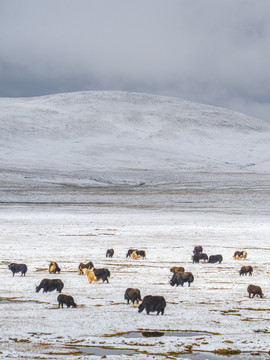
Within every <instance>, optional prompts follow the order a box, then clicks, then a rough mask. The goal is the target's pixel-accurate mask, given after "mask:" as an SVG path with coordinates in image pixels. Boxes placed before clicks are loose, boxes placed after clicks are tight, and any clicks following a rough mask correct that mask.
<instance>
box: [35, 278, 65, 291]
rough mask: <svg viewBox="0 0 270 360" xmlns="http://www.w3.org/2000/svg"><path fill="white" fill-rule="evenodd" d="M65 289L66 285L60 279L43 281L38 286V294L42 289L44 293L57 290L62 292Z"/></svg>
mask: <svg viewBox="0 0 270 360" xmlns="http://www.w3.org/2000/svg"><path fill="white" fill-rule="evenodd" d="M63 287H64V283H63V281H62V280H60V279H43V280H41V283H40V284H39V285H38V286H36V292H39V290H40V289H43V292H48V291H49V292H50V291H53V290H57V291H58V292H61V291H62V289H63Z"/></svg>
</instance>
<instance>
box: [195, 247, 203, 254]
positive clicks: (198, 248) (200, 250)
mask: <svg viewBox="0 0 270 360" xmlns="http://www.w3.org/2000/svg"><path fill="white" fill-rule="evenodd" d="M202 252H203V248H202V246H201V245H197V246H195V247H194V250H193V254H194V255H195V254H199V253H202Z"/></svg>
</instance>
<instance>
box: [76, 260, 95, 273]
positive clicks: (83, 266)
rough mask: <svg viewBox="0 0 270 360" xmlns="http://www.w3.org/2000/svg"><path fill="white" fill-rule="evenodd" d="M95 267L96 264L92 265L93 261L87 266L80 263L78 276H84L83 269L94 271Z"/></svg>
mask: <svg viewBox="0 0 270 360" xmlns="http://www.w3.org/2000/svg"><path fill="white" fill-rule="evenodd" d="M93 267H94V264H93V263H92V261H89V262H88V263H87V264H84V263H80V265H79V267H78V274H79V275H82V274H83V269H92V268H93Z"/></svg>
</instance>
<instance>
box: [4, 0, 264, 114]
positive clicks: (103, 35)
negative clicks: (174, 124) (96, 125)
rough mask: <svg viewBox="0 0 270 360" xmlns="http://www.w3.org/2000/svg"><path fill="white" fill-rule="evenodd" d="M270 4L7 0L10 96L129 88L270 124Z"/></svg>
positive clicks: (189, 0)
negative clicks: (189, 101)
mask: <svg viewBox="0 0 270 360" xmlns="http://www.w3.org/2000/svg"><path fill="white" fill-rule="evenodd" d="M269 14H270V1H269V0H252V1H251V0H163V1H161V0H135V1H134V0H95V1H93V0H72V1H71V0H45V1H44V0H0V96H2V97H5V96H8V97H14V96H15V97H16V96H35V95H44V94H49V93H59V92H66V91H80V90H125V91H126V90H127V91H140V92H147V93H153V94H162V95H169V96H176V97H180V98H183V99H186V100H191V101H196V102H201V103H206V104H212V105H217V106H222V107H226V108H230V109H232V110H238V111H241V112H244V113H246V114H250V115H253V116H256V117H258V118H262V119H265V120H268V121H270V21H269V16H270V15H269Z"/></svg>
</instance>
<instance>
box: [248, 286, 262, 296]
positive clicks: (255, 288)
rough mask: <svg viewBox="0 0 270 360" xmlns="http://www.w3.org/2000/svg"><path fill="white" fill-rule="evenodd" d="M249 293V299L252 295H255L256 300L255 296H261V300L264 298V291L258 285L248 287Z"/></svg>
mask: <svg viewBox="0 0 270 360" xmlns="http://www.w3.org/2000/svg"><path fill="white" fill-rule="evenodd" d="M247 292H248V296H249V297H250V295H251V294H252V295H253V296H252V298H254V296H255V295H258V296H260V298H263V297H264V295H263V293H262V289H261V288H260V286H257V285H248V288H247Z"/></svg>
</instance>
